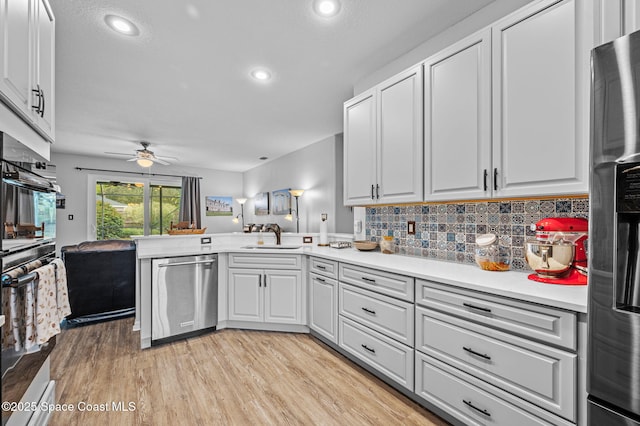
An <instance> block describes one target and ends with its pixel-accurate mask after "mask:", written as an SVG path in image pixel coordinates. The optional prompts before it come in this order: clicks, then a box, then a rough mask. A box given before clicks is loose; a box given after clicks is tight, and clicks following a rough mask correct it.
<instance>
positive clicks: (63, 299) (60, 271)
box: [51, 259, 71, 322]
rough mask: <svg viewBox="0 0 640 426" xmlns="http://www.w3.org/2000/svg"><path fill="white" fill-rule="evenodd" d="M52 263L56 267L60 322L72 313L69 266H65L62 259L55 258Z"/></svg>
mask: <svg viewBox="0 0 640 426" xmlns="http://www.w3.org/2000/svg"><path fill="white" fill-rule="evenodd" d="M51 263H52V264H53V265H54V266H55V268H56V301H57V304H58V322H60V321H62V320H63V319H64V318H65V317H66V316H67V315H71V305H70V304H69V291H68V289H67V268H65V266H64V262H63V261H62V259H55V260H53V261H52V262H51Z"/></svg>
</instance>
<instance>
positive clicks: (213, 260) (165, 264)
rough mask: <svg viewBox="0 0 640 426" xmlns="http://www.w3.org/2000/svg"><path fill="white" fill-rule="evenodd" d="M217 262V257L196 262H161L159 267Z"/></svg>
mask: <svg viewBox="0 0 640 426" xmlns="http://www.w3.org/2000/svg"><path fill="white" fill-rule="evenodd" d="M214 262H215V259H211V260H196V261H195V262H176V263H161V264H159V265H158V268H167V267H169V266H184V265H210V264H212V263H214Z"/></svg>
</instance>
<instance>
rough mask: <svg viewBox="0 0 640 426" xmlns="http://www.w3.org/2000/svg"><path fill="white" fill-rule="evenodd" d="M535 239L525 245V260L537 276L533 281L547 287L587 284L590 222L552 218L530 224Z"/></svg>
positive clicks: (579, 219)
mask: <svg viewBox="0 0 640 426" xmlns="http://www.w3.org/2000/svg"><path fill="white" fill-rule="evenodd" d="M531 230H532V231H535V232H536V237H535V239H530V240H528V241H527V244H526V250H527V253H526V259H527V263H529V266H530V267H531V269H533V270H534V271H535V272H536V273H535V274H531V275H529V277H528V278H529V279H530V280H533V281H538V282H543V283H547V284H563V285H586V284H587V252H586V250H585V244H586V241H587V238H588V232H589V221H587V219H581V218H569V217H549V218H545V219H542V220H540V221H539V222H537V223H536V224H535V225H531Z"/></svg>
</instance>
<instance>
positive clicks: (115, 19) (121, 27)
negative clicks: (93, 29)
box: [104, 15, 140, 36]
mask: <svg viewBox="0 0 640 426" xmlns="http://www.w3.org/2000/svg"><path fill="white" fill-rule="evenodd" d="M104 22H106V23H107V25H108V26H109V28H111V29H112V30H114V31H115V32H117V33H120V34H124V35H128V36H137V35H138V34H140V30H138V27H136V26H135V24H134V23H133V22H131V21H129V20H128V19H125V18H123V17H122V16H116V15H107V16H105V17H104Z"/></svg>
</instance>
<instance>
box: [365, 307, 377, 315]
mask: <svg viewBox="0 0 640 426" xmlns="http://www.w3.org/2000/svg"><path fill="white" fill-rule="evenodd" d="M362 310H363V311H365V312H366V313H368V314H371V315H375V314H376V311H372V310H371V309H367V308H362Z"/></svg>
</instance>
